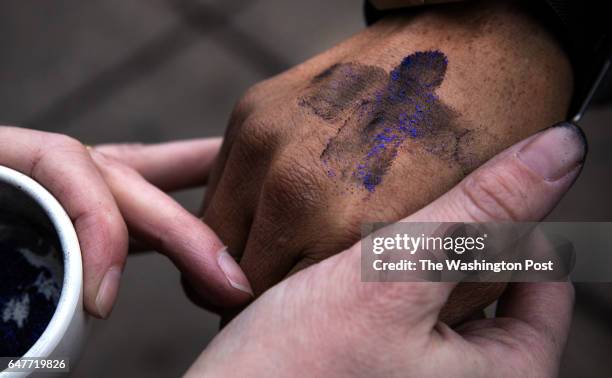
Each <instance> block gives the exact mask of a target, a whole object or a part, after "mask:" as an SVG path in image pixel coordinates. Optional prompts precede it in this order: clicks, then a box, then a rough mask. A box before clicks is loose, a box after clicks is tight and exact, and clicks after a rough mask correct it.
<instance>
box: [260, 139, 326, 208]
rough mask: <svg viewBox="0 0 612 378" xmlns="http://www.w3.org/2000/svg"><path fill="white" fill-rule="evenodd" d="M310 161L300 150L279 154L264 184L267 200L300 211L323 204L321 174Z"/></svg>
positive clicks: (323, 192)
mask: <svg viewBox="0 0 612 378" xmlns="http://www.w3.org/2000/svg"><path fill="white" fill-rule="evenodd" d="M311 160H312V159H311V157H309V156H308V155H306V154H304V153H302V151H299V150H297V151H292V152H291V153H283V154H281V155H279V156H278V158H277V159H275V161H274V163H273V164H272V167H271V169H270V171H269V172H268V175H267V176H266V179H265V181H264V192H263V193H264V200H265V199H267V200H269V201H271V202H274V203H278V204H282V206H283V207H287V206H289V207H293V208H296V207H299V208H300V209H308V208H314V207H317V206H318V205H319V204H320V203H322V202H324V201H323V198H322V197H323V196H324V194H325V191H324V190H322V186H323V185H322V181H321V175H322V173H321V172H319V168H318V167H319V166H318V165H317V164H315V163H314V162H311Z"/></svg>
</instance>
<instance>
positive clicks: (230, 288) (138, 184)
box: [91, 150, 252, 307]
mask: <svg viewBox="0 0 612 378" xmlns="http://www.w3.org/2000/svg"><path fill="white" fill-rule="evenodd" d="M91 156H92V158H93V160H94V161H95V163H96V165H97V166H98V168H99V170H100V172H101V173H102V175H103V177H104V179H105V180H106V183H107V184H108V186H109V188H110V190H111V191H112V193H113V195H114V198H115V200H116V201H117V204H118V206H119V209H120V211H121V214H122V215H123V217H124V219H125V222H126V223H127V225H128V228H129V230H130V233H131V234H133V235H134V236H135V237H136V238H137V239H139V240H141V241H143V242H144V243H146V244H148V245H150V246H151V247H152V248H154V249H156V250H157V251H159V252H161V253H163V254H165V255H166V256H167V257H168V258H170V259H171V260H172V262H173V263H174V264H175V265H176V266H177V267H178V268H179V270H180V271H181V272H182V273H183V275H184V276H185V277H186V279H187V280H188V281H189V283H190V284H191V285H192V287H193V288H194V290H196V292H197V293H198V294H199V295H201V296H202V297H204V298H206V299H207V300H208V301H210V303H212V304H213V305H215V306H219V307H233V306H238V305H243V304H246V303H247V302H248V301H249V300H250V299H251V298H252V292H251V288H250V285H249V282H248V280H247V279H246V276H245V275H244V273H243V272H242V270H241V269H240V267H239V265H238V264H237V263H236V262H235V261H234V260H233V258H232V257H231V256H230V255H229V254H228V253H227V251H226V249H225V247H224V245H223V244H222V242H221V241H220V240H219V238H218V237H217V236H216V235H215V233H214V232H213V231H212V230H211V229H210V228H209V227H208V226H206V224H204V223H203V222H202V221H201V220H200V219H198V218H196V217H195V216H193V215H192V214H190V213H189V212H188V211H187V210H185V209H184V208H183V207H181V206H180V205H179V204H178V203H177V202H175V201H174V200H173V199H172V198H170V197H169V196H168V195H167V194H165V193H164V192H162V191H161V190H160V189H159V188H157V187H155V186H153V185H152V184H151V183H149V182H147V181H146V180H145V179H144V178H143V177H142V176H140V175H139V174H138V173H137V172H136V171H135V170H134V169H132V168H130V167H128V166H125V165H123V164H122V163H120V162H119V161H117V160H115V159H114V158H111V157H108V156H106V155H105V154H103V153H101V152H99V151H96V150H92V151H91ZM168 168H169V169H175V168H174V167H172V165H169V166H168ZM158 173H159V172H158ZM161 176H163V173H162V175H161Z"/></svg>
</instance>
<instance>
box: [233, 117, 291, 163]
mask: <svg viewBox="0 0 612 378" xmlns="http://www.w3.org/2000/svg"><path fill="white" fill-rule="evenodd" d="M279 131H280V130H279V128H278V127H277V126H276V125H275V124H274V123H273V122H270V121H269V120H267V119H264V118H262V117H259V116H257V115H256V114H253V115H251V116H249V117H247V118H246V119H245V120H244V122H243V123H242V125H241V127H240V130H239V131H238V133H237V135H236V138H235V140H234V148H236V149H238V151H239V152H240V153H241V154H244V155H246V156H248V157H251V156H260V155H263V154H266V153H269V152H271V151H273V150H274V149H276V147H277V146H278V144H277V142H278V140H279V134H280V132H279Z"/></svg>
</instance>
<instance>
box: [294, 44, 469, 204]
mask: <svg viewBox="0 0 612 378" xmlns="http://www.w3.org/2000/svg"><path fill="white" fill-rule="evenodd" d="M447 66H448V60H447V58H446V56H445V55H444V54H443V53H442V52H440V51H424V52H416V53H414V54H411V55H408V56H406V57H405V58H404V59H403V60H402V61H401V63H400V64H399V65H398V66H396V67H395V68H394V69H393V70H392V71H391V72H389V73H387V72H386V71H385V70H383V69H382V68H380V67H376V66H368V65H362V64H358V63H341V64H334V65H333V66H331V67H329V68H327V69H326V70H324V71H323V72H321V73H320V74H318V75H317V76H315V77H314V78H313V79H312V81H311V83H310V86H309V87H308V89H307V91H308V92H307V94H306V95H305V96H303V97H301V98H300V99H299V105H301V106H303V107H306V108H308V109H309V110H310V111H311V112H312V113H314V114H315V115H316V116H318V117H320V118H321V119H323V120H325V121H327V122H329V123H331V124H333V125H337V124H340V126H339V127H338V131H337V133H336V135H335V136H334V137H332V138H331V139H330V140H329V142H328V144H327V146H326V147H325V149H324V151H323V152H322V154H321V160H322V161H323V163H324V164H325V165H326V167H327V171H328V175H329V176H330V177H340V178H342V179H345V180H350V181H354V182H357V183H358V184H359V185H360V186H363V187H364V188H365V189H367V190H368V191H370V192H373V191H374V190H375V189H376V187H377V186H378V185H379V184H380V183H381V182H382V181H383V178H384V176H385V174H386V173H387V172H388V171H389V169H390V168H391V166H392V164H393V162H394V161H395V159H396V158H397V155H398V152H399V150H400V147H401V146H402V145H403V144H405V142H406V140H414V141H417V142H419V144H420V145H421V146H422V147H423V148H424V149H425V151H427V152H429V153H431V154H434V155H436V156H439V157H441V158H444V159H447V160H450V161H455V162H457V163H459V164H460V166H461V167H462V169H463V170H464V171H467V170H471V167H472V166H473V165H474V164H475V162H474V159H475V158H474V156H473V154H471V153H470V149H469V148H466V146H462V145H461V144H462V142H463V141H471V140H473V139H474V136H473V135H472V133H473V132H474V131H473V130H469V129H466V128H462V127H460V126H458V122H457V118H458V116H457V113H456V112H455V111H454V110H453V109H452V108H450V107H449V106H447V105H445V104H444V103H443V102H442V101H441V100H440V99H439V98H438V96H437V94H436V90H437V89H438V88H439V87H440V85H441V84H442V82H443V81H444V76H445V74H446V69H447Z"/></svg>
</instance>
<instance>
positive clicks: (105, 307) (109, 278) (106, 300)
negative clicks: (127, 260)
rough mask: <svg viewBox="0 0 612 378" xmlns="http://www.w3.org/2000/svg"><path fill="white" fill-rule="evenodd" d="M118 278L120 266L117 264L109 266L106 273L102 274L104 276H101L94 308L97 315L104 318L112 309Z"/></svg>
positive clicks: (117, 287) (117, 288)
mask: <svg viewBox="0 0 612 378" xmlns="http://www.w3.org/2000/svg"><path fill="white" fill-rule="evenodd" d="M120 280H121V268H120V267H118V266H113V267H111V268H109V269H108V270H107V271H106V274H104V278H102V282H101V283H100V287H99V288H98V294H97V295H96V308H97V309H98V315H99V316H100V317H101V318H102V319H106V318H107V317H108V315H110V312H111V310H112V309H113V305H114V303H115V299H116V298H117V291H118V290H119V281H120Z"/></svg>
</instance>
